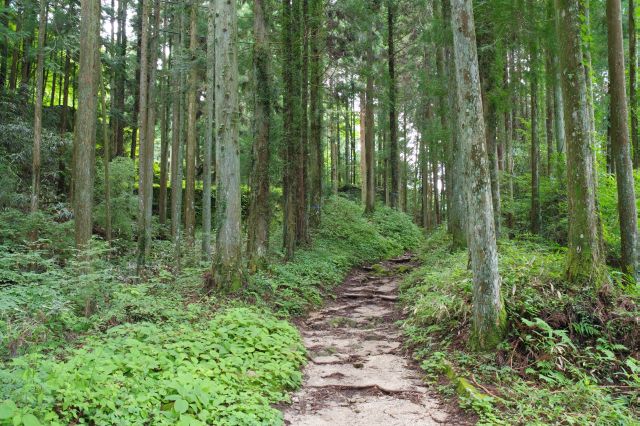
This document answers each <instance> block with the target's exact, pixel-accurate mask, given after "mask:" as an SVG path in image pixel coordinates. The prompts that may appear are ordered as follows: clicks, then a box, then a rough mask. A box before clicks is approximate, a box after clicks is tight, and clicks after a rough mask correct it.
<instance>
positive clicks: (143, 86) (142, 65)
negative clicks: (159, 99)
mask: <svg viewBox="0 0 640 426" xmlns="http://www.w3.org/2000/svg"><path fill="white" fill-rule="evenodd" d="M152 1H153V0H141V3H142V5H141V8H142V9H141V14H140V15H139V18H140V32H139V34H138V40H139V42H140V50H139V52H140V56H139V59H140V60H139V61H138V67H139V72H140V77H139V81H140V87H139V89H138V95H139V100H138V106H139V111H138V114H137V118H138V123H137V127H138V129H139V137H140V143H139V147H138V150H139V153H138V258H137V269H138V273H140V271H141V269H142V267H143V266H144V265H145V263H146V252H147V250H146V235H145V231H146V227H145V219H146V214H145V204H146V203H145V199H146V197H145V189H146V185H145V182H146V174H147V167H146V159H145V151H146V150H145V143H146V142H147V137H146V134H147V114H148V109H147V100H148V90H149V75H148V72H149V65H148V63H149V62H148V61H149V57H148V55H149V53H148V50H149V49H148V43H149V21H150V15H151V2H152ZM134 142H135V140H133V139H132V146H131V148H132V155H134V154H135V146H134V145H133V143H134ZM132 158H135V156H134V157H132Z"/></svg>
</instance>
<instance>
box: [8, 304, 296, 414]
mask: <svg viewBox="0 0 640 426" xmlns="http://www.w3.org/2000/svg"><path fill="white" fill-rule="evenodd" d="M304 360H305V352H304V347H303V346H302V343H301V341H300V336H299V334H298V332H297V331H296V330H295V328H293V327H292V326H290V325H288V324H287V323H285V322H283V321H278V320H276V319H275V318H274V317H272V316H270V315H269V314H267V313H265V312H262V311H258V310H256V309H252V308H248V307H241V306H240V307H234V308H229V309H227V310H225V311H224V312H221V313H219V314H217V315H216V316H215V317H214V318H213V319H212V320H210V321H205V322H202V323H195V324H189V323H180V324H171V325H167V326H160V325H154V324H151V323H140V324H129V325H123V326H119V327H114V328H112V329H111V330H109V331H108V332H107V333H106V334H105V335H104V336H101V337H98V338H95V339H91V340H90V341H88V342H87V343H86V344H85V345H84V346H83V347H82V348H81V349H76V350H74V351H72V352H71V353H70V354H69V357H68V358H67V359H66V360H64V361H56V360H53V359H44V358H43V357H42V356H38V355H33V356H27V357H23V358H17V359H15V360H14V361H13V363H12V364H11V366H10V368H9V369H8V370H6V371H3V372H2V373H1V375H0V389H2V394H3V395H7V396H10V398H11V399H10V400H8V401H5V402H3V403H2V405H0V422H4V423H2V424H11V423H10V420H11V419H14V418H16V416H21V418H22V421H23V422H24V424H27V423H26V421H25V418H27V416H35V418H36V419H39V420H40V421H41V422H44V423H46V424H51V425H56V424H59V425H62V424H70V423H90V424H131V425H136V424H140V425H142V424H148V422H149V420H150V419H153V424H166V425H173V424H184V425H187V424H189V425H205V424H211V423H212V422H215V424H220V425H241V424H265V425H271V424H275V423H280V422H281V421H282V420H281V414H280V412H279V411H278V410H276V409H274V408H272V407H271V406H270V404H273V403H275V402H279V401H283V400H285V399H286V397H287V396H286V391H287V390H291V389H294V388H295V387H297V386H299V385H300V382H301V379H302V376H301V373H300V372H299V371H298V368H299V367H300V365H302V363H303V362H304ZM28 418H31V417H28Z"/></svg>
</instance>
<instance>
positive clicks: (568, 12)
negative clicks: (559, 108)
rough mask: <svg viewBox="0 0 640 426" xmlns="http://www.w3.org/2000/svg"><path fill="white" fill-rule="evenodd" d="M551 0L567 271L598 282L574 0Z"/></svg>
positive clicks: (601, 273) (576, 279) (598, 246)
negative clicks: (563, 151)
mask: <svg viewBox="0 0 640 426" xmlns="http://www.w3.org/2000/svg"><path fill="white" fill-rule="evenodd" d="M555 2H556V8H557V10H558V13H559V19H558V21H557V24H558V30H557V31H558V35H559V46H560V73H561V76H562V91H563V95H564V96H563V98H564V121H565V136H566V141H567V196H568V204H569V209H568V210H569V211H568V215H569V234H568V246H569V252H568V256H567V276H568V279H569V280H570V281H571V282H573V283H575V284H583V283H585V282H588V283H592V284H594V285H596V286H599V285H601V284H602V282H603V281H604V278H605V264H604V261H605V259H604V252H603V246H602V240H601V232H600V226H601V225H600V219H599V216H598V209H597V195H596V182H595V171H594V170H595V156H594V152H593V148H592V145H591V131H592V128H591V117H590V111H589V105H588V103H589V96H588V91H587V81H586V76H585V73H584V66H583V60H584V58H583V53H582V50H583V49H582V40H581V22H580V0H555Z"/></svg>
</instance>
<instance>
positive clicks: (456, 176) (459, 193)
mask: <svg viewBox="0 0 640 426" xmlns="http://www.w3.org/2000/svg"><path fill="white" fill-rule="evenodd" d="M442 18H443V21H444V25H445V34H446V39H445V54H444V56H445V63H446V69H447V75H448V81H447V87H448V97H447V106H448V109H449V111H450V112H451V122H452V123H454V125H453V126H451V136H450V137H451V139H450V144H451V194H452V199H451V214H450V216H449V217H450V220H451V225H450V232H451V236H452V246H453V248H454V249H458V248H463V247H466V245H467V232H466V226H465V224H464V217H465V215H466V213H465V210H466V207H465V206H466V200H465V196H464V187H465V184H464V169H465V166H464V158H463V157H462V144H461V140H460V138H459V136H458V129H457V120H458V118H457V114H458V112H457V111H458V106H457V102H458V101H457V94H456V91H457V88H456V86H457V83H456V73H455V69H456V67H455V59H454V56H453V38H452V36H453V33H452V26H451V3H450V0H442Z"/></svg>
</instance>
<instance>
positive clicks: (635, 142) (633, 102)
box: [627, 0, 640, 169]
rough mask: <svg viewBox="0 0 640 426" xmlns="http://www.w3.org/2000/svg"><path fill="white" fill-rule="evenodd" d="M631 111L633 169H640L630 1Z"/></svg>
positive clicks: (631, 0)
mask: <svg viewBox="0 0 640 426" xmlns="http://www.w3.org/2000/svg"><path fill="white" fill-rule="evenodd" d="M627 13H628V14H629V109H630V110H631V145H632V147H633V167H634V168H636V169H637V168H638V167H640V145H638V98H637V90H636V88H637V84H638V82H637V77H636V70H637V67H638V57H637V54H636V47H637V46H636V43H637V42H636V40H637V38H636V6H635V0H629V10H628V12H627Z"/></svg>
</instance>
